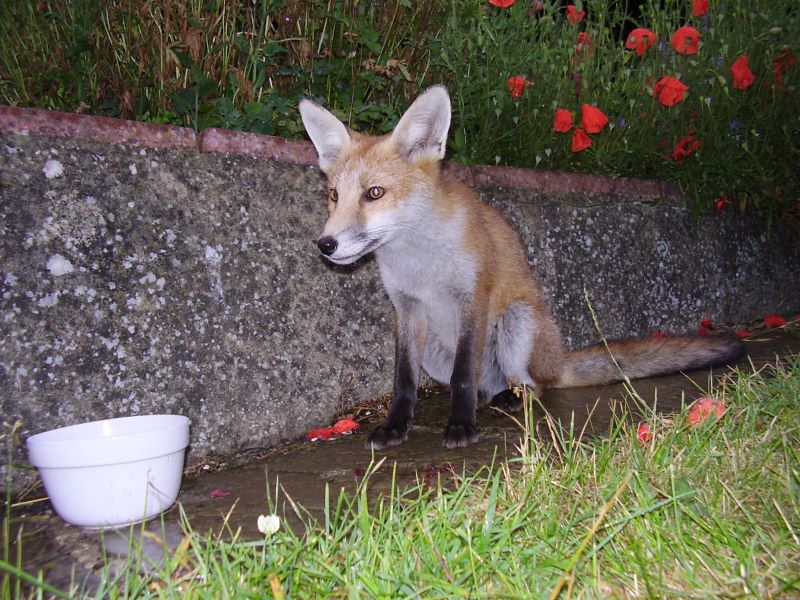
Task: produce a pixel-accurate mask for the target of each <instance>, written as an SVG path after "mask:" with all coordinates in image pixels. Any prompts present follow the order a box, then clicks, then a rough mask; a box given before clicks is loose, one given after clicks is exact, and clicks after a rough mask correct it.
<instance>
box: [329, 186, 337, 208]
mask: <svg viewBox="0 0 800 600" xmlns="http://www.w3.org/2000/svg"><path fill="white" fill-rule="evenodd" d="M338 201H339V192H337V191H336V190H335V189H334V188H331V189H329V190H328V202H333V203H334V204H336V203H337V202H338Z"/></svg>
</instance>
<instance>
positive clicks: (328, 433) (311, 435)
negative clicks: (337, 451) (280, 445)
mask: <svg viewBox="0 0 800 600" xmlns="http://www.w3.org/2000/svg"><path fill="white" fill-rule="evenodd" d="M335 435H336V432H335V431H334V430H333V427H320V428H318V429H312V430H311V431H309V432H308V433H307V434H306V439H307V440H328V439H330V438H332V437H334V436H335Z"/></svg>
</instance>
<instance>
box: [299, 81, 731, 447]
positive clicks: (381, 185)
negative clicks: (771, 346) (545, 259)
mask: <svg viewBox="0 0 800 600" xmlns="http://www.w3.org/2000/svg"><path fill="white" fill-rule="evenodd" d="M298 109H299V112H300V116H301V119H302V122H303V125H304V127H305V130H306V133H307V134H308V136H309V138H310V139H311V142H312V143H313V145H314V147H315V149H316V152H317V156H318V164H319V168H320V170H321V171H322V173H323V174H324V175H325V176H326V178H327V207H328V217H327V221H326V222H325V225H324V227H323V229H322V232H321V234H320V235H319V237H318V238H316V240H315V241H316V245H317V248H318V250H319V252H320V253H321V255H322V256H323V257H324V258H325V259H326V260H328V261H330V262H331V263H334V264H337V265H347V264H351V263H354V262H355V261H357V260H359V259H360V258H362V257H364V256H366V255H368V254H370V253H372V254H373V255H374V257H375V260H376V262H377V266H378V270H379V273H380V277H381V281H382V283H383V287H384V290H385V291H386V294H387V295H388V297H389V299H390V301H391V303H392V306H393V307H394V313H395V314H394V340H395V344H394V345H395V348H394V350H395V362H394V380H393V391H392V399H391V402H390V405H389V411H388V416H387V418H386V419H385V421H384V422H383V423H382V424H381V425H379V426H378V427H377V428H375V429H374V430H373V431H372V432H371V433H370V434H369V436H368V437H367V439H366V447H367V448H371V449H374V450H379V451H380V450H386V449H388V448H391V447H394V446H397V445H399V444H402V443H403V442H405V441H407V439H408V435H409V431H410V430H411V426H412V422H413V418H414V409H415V407H416V404H417V390H418V388H419V385H420V378H421V372H422V371H423V370H424V372H425V373H427V375H428V376H429V377H430V378H431V379H433V380H434V381H437V382H440V383H443V384H446V385H448V386H449V389H450V413H449V417H448V419H447V423H446V426H445V428H444V436H443V441H442V443H443V445H444V446H445V447H447V448H460V447H465V446H467V445H469V444H472V443H475V442H477V441H478V430H477V427H476V411H477V407H478V406H479V402H480V403H483V402H486V401H487V400H488V402H489V405H490V406H492V407H494V408H497V409H498V410H502V411H505V412H509V413H514V412H517V411H519V410H520V409H521V408H522V402H523V400H522V399H520V398H518V396H517V395H516V394H515V393H514V391H513V390H512V389H510V385H511V382H515V384H516V385H524V386H527V387H528V388H529V389H531V390H534V391H535V393H537V394H540V393H541V392H542V390H544V389H545V388H548V387H555V388H571V387H582V386H596V385H605V384H610V383H614V382H618V381H622V380H628V379H638V378H642V377H651V376H657V375H666V374H671V373H678V372H682V371H687V370H692V369H698V368H707V367H710V366H719V365H724V364H730V363H731V362H733V361H734V360H736V359H737V358H739V357H740V356H741V355H742V354H743V352H744V347H743V344H742V343H741V341H740V340H739V339H738V338H736V337H735V336H710V337H699V336H698V337H691V336H686V337H666V338H663V337H660V338H655V337H649V338H642V339H630V340H623V341H618V342H609V343H608V344H603V343H600V344H597V345H594V346H589V347H587V348H583V349H579V350H572V351H567V350H566V349H565V347H564V344H563V341H562V335H561V331H560V329H559V327H558V325H557V323H556V320H555V318H554V317H553V315H552V313H551V311H550V308H549V306H548V303H547V300H546V298H545V295H544V293H543V291H542V290H541V288H540V286H539V284H538V282H537V280H536V278H535V276H534V273H533V272H532V269H531V267H530V265H529V263H528V259H527V256H526V252H525V250H524V248H523V245H522V243H521V242H520V240H519V238H518V236H517V234H516V232H515V231H514V230H513V228H512V227H511V225H509V224H508V222H507V221H506V220H505V219H504V217H503V216H502V215H501V213H500V212H499V211H498V210H496V209H495V208H493V207H491V206H489V205H488V204H486V203H484V202H483V201H481V200H480V198H479V197H478V196H477V195H476V193H475V192H473V190H472V189H470V188H469V187H468V186H466V185H465V184H463V183H461V182H460V181H458V180H457V179H455V178H454V177H452V176H450V175H449V174H447V173H446V172H444V171H443V169H442V161H443V159H444V156H445V151H446V145H447V136H448V131H449V129H450V121H451V105H450V96H449V94H448V92H447V89H446V88H445V87H444V86H442V85H435V86H432V87H430V88H428V89H427V90H425V91H424V92H423V93H422V94H420V95H419V96H418V97H417V98H416V100H414V102H413V103H412V104H411V105H410V106H409V108H408V109H407V110H406V111H405V113H403V115H402V116H401V118H400V120H399V121H398V123H397V125H396V126H395V127H394V129H393V130H392V131H391V132H390V133H388V134H386V135H382V136H372V135H367V134H364V133H360V132H357V131H355V130H353V129H350V128H349V127H347V126H346V125H345V124H344V123H343V122H342V121H340V120H339V119H338V118H337V117H336V116H335V115H334V114H332V113H331V112H330V111H328V110H327V109H325V108H323V107H322V106H320V105H319V104H316V103H315V102H313V101H311V100H308V99H302V100H301V101H300V103H299V105H298Z"/></svg>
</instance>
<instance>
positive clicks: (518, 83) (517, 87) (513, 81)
mask: <svg viewBox="0 0 800 600" xmlns="http://www.w3.org/2000/svg"><path fill="white" fill-rule="evenodd" d="M506 84H507V85H508V91H509V92H510V93H511V97H512V98H513V99H514V100H519V99H520V98H522V92H524V91H525V86H527V85H530V84H529V83H528V81H527V80H526V79H525V78H524V77H523V76H522V75H515V76H514V77H509V78H508V79H507V80H506Z"/></svg>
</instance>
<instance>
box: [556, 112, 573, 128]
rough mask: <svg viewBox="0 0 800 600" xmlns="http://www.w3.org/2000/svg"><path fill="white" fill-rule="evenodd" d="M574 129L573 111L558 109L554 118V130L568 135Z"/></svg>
mask: <svg viewBox="0 0 800 600" xmlns="http://www.w3.org/2000/svg"><path fill="white" fill-rule="evenodd" d="M570 129H572V111H570V110H567V109H566V108H557V109H556V114H555V117H553V130H554V131H557V132H558V133H567V132H568V131H569V130H570Z"/></svg>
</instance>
